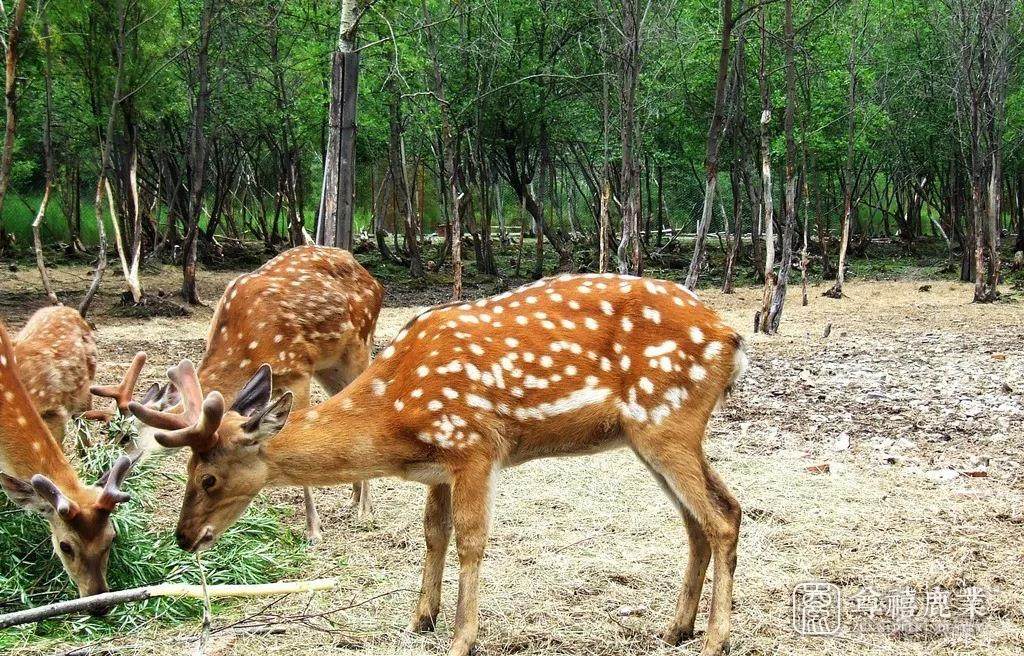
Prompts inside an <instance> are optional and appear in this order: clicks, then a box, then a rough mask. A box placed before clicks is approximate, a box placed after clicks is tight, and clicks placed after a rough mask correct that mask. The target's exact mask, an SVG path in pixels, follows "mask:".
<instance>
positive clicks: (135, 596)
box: [0, 579, 338, 629]
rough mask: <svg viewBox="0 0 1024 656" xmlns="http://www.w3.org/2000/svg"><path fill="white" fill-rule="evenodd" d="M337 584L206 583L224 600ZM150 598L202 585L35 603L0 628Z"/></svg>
mask: <svg viewBox="0 0 1024 656" xmlns="http://www.w3.org/2000/svg"><path fill="white" fill-rule="evenodd" d="M337 587H338V580H337V579H315V580H312V581H286V582H283V583H267V584H264V585H211V586H207V588H206V590H207V593H208V594H209V595H210V598H211V599H226V598H234V597H267V596H274V595H285V594H299V593H302V592H316V591H320V590H333V589H334V588H337ZM153 597H181V598H189V599H202V598H203V586H201V585H187V584H179V583H162V584H159V585H151V586H147V587H144V588H132V589H130V590H116V591H114V592H105V593H103V594H98V595H93V596H92V597H84V598H81V599H70V600H68V601H58V602H57V603H55V604H47V605H45V606H37V607H36V608H29V609H26V610H19V611H17V612H14V613H7V614H4V615H0V629H6V628H8V627H11V626H17V625H19V624H29V623H31V622H40V621H42V620H45V619H49V618H51V617H57V616H58V615H70V614H72V613H87V612H89V611H93V610H99V609H104V608H109V607H111V606H115V605H118V604H126V603H130V602H133V601H144V600H146V599H152V598H153Z"/></svg>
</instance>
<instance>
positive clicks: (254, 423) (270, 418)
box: [240, 392, 292, 446]
mask: <svg viewBox="0 0 1024 656" xmlns="http://www.w3.org/2000/svg"><path fill="white" fill-rule="evenodd" d="M291 411H292V393H291V392H285V393H284V394H282V395H281V396H280V397H278V398H277V399H276V400H275V401H273V402H271V403H270V404H269V405H268V406H267V407H265V408H263V409H262V410H260V411H259V412H257V413H256V414H254V415H253V416H251V417H249V419H248V421H246V422H245V423H244V424H242V437H241V440H240V443H241V444H242V445H243V446H256V445H258V444H261V443H262V442H263V441H265V440H267V439H270V438H271V437H273V436H275V435H277V434H278V432H279V431H280V430H281V429H282V428H284V424H285V422H286V421H288V414H289V413H290V412H291Z"/></svg>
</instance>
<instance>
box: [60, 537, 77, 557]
mask: <svg viewBox="0 0 1024 656" xmlns="http://www.w3.org/2000/svg"><path fill="white" fill-rule="evenodd" d="M58 546H59V547H60V550H61V551H63V552H64V555H65V556H74V555H75V550H74V549H72V548H71V545H70V544H68V543H67V542H65V541H63V540H61V541H60V544H59V545H58Z"/></svg>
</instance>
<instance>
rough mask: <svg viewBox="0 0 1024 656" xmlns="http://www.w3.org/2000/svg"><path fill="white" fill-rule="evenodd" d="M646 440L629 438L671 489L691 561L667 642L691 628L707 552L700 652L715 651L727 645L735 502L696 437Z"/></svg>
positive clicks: (737, 514) (710, 655) (736, 532)
mask: <svg viewBox="0 0 1024 656" xmlns="http://www.w3.org/2000/svg"><path fill="white" fill-rule="evenodd" d="M659 442H660V441H649V442H647V443H641V444H634V447H635V448H636V451H637V453H638V455H640V457H641V459H643V460H644V462H645V463H646V464H647V465H648V467H650V468H651V469H652V471H654V472H655V473H656V474H657V475H658V476H659V477H660V480H659V482H661V480H663V481H664V485H665V486H666V487H667V489H668V490H669V491H670V492H671V493H672V495H671V496H672V497H674V502H675V503H676V504H677V505H678V506H679V507H680V509H681V513H682V515H683V518H684V520H685V521H686V528H687V533H688V534H689V536H690V562H689V563H688V564H687V570H686V575H685V579H684V582H683V588H682V591H681V592H680V595H679V602H678V604H677V607H676V615H675V617H674V618H673V620H672V623H671V624H670V625H669V627H668V629H667V630H666V631H665V634H664V638H665V640H666V641H667V642H669V643H670V644H678V642H679V641H680V640H683V639H685V638H686V637H688V636H692V634H693V623H694V618H695V616H696V611H697V604H698V602H699V600H700V592H701V588H702V587H703V579H704V572H705V571H706V569H707V555H708V550H709V548H710V554H711V555H712V556H714V561H715V577H714V584H713V588H712V595H711V613H710V618H709V619H708V630H707V634H706V636H705V640H704V646H703V648H702V649H701V656H717V655H719V654H724V653H726V652H727V651H728V649H729V632H730V622H731V619H730V616H731V614H732V588H733V573H734V572H735V570H736V545H737V542H738V539H739V528H740V517H741V511H740V505H739V502H738V501H736V498H735V497H734V496H733V495H732V493H731V492H729V489H728V488H727V487H726V486H725V483H723V482H722V479H721V478H720V477H719V476H718V474H717V473H716V472H715V471H714V470H713V469H712V468H711V465H710V464H709V463H708V461H707V459H706V458H705V457H704V453H703V451H702V449H701V448H700V444H699V441H697V440H694V441H693V442H692V443H691V445H685V444H680V441H679V440H678V439H675V440H672V442H671V443H668V442H667V441H666V442H660V443H659Z"/></svg>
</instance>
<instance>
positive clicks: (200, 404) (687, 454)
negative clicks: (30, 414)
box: [152, 274, 747, 656]
mask: <svg viewBox="0 0 1024 656" xmlns="http://www.w3.org/2000/svg"><path fill="white" fill-rule="evenodd" d="M746 361H747V359H746V355H745V352H744V349H743V340H742V339H741V337H740V336H739V335H738V334H737V333H736V332H735V331H734V330H732V329H731V328H729V327H727V326H726V325H724V324H723V323H722V321H721V319H720V318H719V317H718V316H717V315H716V314H715V313H714V312H713V311H711V310H710V309H708V308H706V307H705V306H703V305H702V304H701V303H700V302H699V301H697V299H696V298H695V297H694V296H693V294H692V293H691V292H689V291H688V290H687V289H685V288H684V287H682V286H680V285H677V284H675V283H672V282H665V281H659V280H651V279H643V278H633V277H625V276H617V275H611V274H603V275H584V276H562V277H559V278H555V279H548V280H542V281H539V282H537V283H535V284H532V285H529V286H527V287H523V288H520V289H518V290H516V291H513V292H509V293H505V294H500V295H498V296H494V297H491V298H486V299H483V300H480V301H476V302H475V303H472V304H468V303H467V304H462V305H449V306H444V307H441V308H437V309H433V310H429V311H427V312H424V313H423V314H421V315H419V316H418V317H416V318H415V319H414V320H412V321H411V322H409V324H408V325H406V326H405V328H404V329H402V330H401V332H399V334H398V336H397V337H396V338H395V340H394V341H393V342H392V343H391V345H390V346H388V347H387V348H386V349H385V350H384V351H382V352H381V353H380V355H379V356H378V357H377V359H376V360H374V362H373V364H371V365H370V367H369V368H368V369H367V370H366V371H364V372H363V373H362V374H361V375H360V376H359V378H357V379H356V380H355V381H354V382H353V383H352V384H351V385H349V386H348V387H347V388H345V389H344V390H343V391H341V393H339V394H337V395H335V396H334V397H332V398H331V399H330V400H328V401H327V402H326V403H323V404H321V405H319V406H317V407H313V408H308V409H304V410H296V411H291V408H292V405H293V399H292V397H291V395H290V394H288V393H286V394H284V395H282V396H280V397H278V398H276V399H273V400H272V399H271V387H272V384H271V382H270V377H271V373H270V371H269V368H267V367H263V368H262V369H261V371H260V372H259V373H258V374H257V375H256V376H255V377H254V378H253V379H252V380H251V381H250V382H249V383H248V384H247V385H246V386H245V387H244V388H243V389H242V391H241V392H240V393H239V394H238V395H237V396H236V397H235V400H234V404H233V405H231V406H230V407H228V408H226V406H225V402H224V400H223V398H222V397H221V395H220V394H218V393H217V392H211V393H210V394H209V395H207V396H206V397H205V400H204V399H203V397H202V392H201V386H200V384H199V381H198V380H197V379H196V378H195V376H194V374H193V373H192V370H191V367H190V365H189V363H188V362H187V361H185V362H183V363H182V365H181V366H180V367H179V368H178V369H176V370H174V371H172V372H171V373H172V375H173V376H174V380H175V383H176V384H178V385H180V386H181V387H182V392H183V396H184V398H185V405H186V406H187V407H188V413H187V415H186V416H187V417H188V419H189V420H190V423H188V425H185V423H186V422H180V423H179V424H178V425H179V426H180V427H179V428H177V430H174V431H173V432H168V433H162V434H160V435H157V439H158V440H159V441H160V442H161V443H163V444H164V445H166V446H168V447H179V446H188V447H190V448H191V451H192V457H191V459H190V461H189V463H188V472H187V483H186V491H185V499H184V503H183V505H182V510H181V516H180V519H179V522H178V528H177V540H178V543H179V545H180V546H181V547H182V548H184V549H188V550H191V551H195V550H199V549H203V548H206V547H208V546H210V545H211V544H213V543H214V542H215V541H216V540H217V539H218V537H219V536H220V535H221V534H222V533H223V531H224V530H225V529H226V528H227V527H228V526H230V525H231V524H232V523H233V522H234V521H235V520H236V519H237V518H238V517H239V516H240V515H241V513H242V512H243V511H244V510H245V508H246V507H247V506H248V504H249V503H250V501H251V500H252V498H253V497H254V496H255V495H256V494H257V493H258V492H259V491H260V489H261V488H263V487H265V486H279V485H333V484H340V483H346V482H351V481H356V480H363V479H367V478H372V477H378V476H397V477H400V478H404V479H408V480H412V481H418V482H420V483H424V484H426V485H428V486H429V488H430V489H429V493H428V496H427V504H426V510H425V514H424V530H425V534H426V560H425V563H424V569H423V579H422V587H421V592H420V598H419V602H418V604H417V606H416V609H415V613H414V615H413V618H412V623H411V628H412V629H413V630H430V629H433V627H434V623H435V620H436V618H437V614H438V610H439V605H440V594H441V580H442V571H443V568H444V561H445V552H446V551H447V547H448V542H449V539H450V535H451V530H452V527H454V530H455V540H456V547H457V550H458V555H459V567H460V575H459V593H458V604H457V610H456V614H455V634H454V639H453V643H452V646H451V649H450V652H449V654H450V655H451V656H465V655H466V654H468V653H469V651H470V649H471V648H472V646H473V644H474V642H475V640H476V636H477V621H478V620H477V616H478V604H477V588H478V581H479V571H480V564H481V559H482V558H483V554H484V547H485V545H486V543H487V536H488V531H489V527H490V524H491V517H490V509H491V500H492V499H493V496H494V486H495V483H496V479H497V473H498V471H499V470H500V469H502V468H504V467H509V466H513V465H517V464H520V463H523V462H526V461H528V460H533V459H536V458H544V457H554V456H570V455H582V454H589V453H595V452H599V451H604V450H606V449H611V448H615V447H622V446H626V447H629V448H630V449H632V450H633V452H634V453H636V455H637V456H638V457H639V458H640V460H641V461H642V462H643V463H644V465H646V467H647V468H648V469H649V470H650V471H651V474H652V475H653V476H654V478H655V479H656V480H657V482H658V483H659V484H660V485H661V487H662V488H663V489H664V491H665V493H666V494H667V495H668V497H669V498H670V499H671V501H672V502H673V504H674V505H675V507H676V508H677V509H678V511H679V513H680V514H681V515H682V517H683V520H684V522H685V524H686V529H687V533H688V535H689V543H690V558H689V563H688V565H687V569H686V574H685V576H684V580H683V587H682V592H681V593H680V596H679V600H678V604H677V607H676V611H675V616H674V617H673V619H672V621H671V622H670V624H669V627H668V629H667V631H666V632H665V633H664V639H665V640H666V641H667V642H669V643H671V644H677V643H679V642H680V641H681V640H683V639H685V638H687V637H689V636H692V634H693V628H694V620H695V617H696V613H697V605H698V601H699V599H700V594H701V589H702V587H703V583H704V577H705V572H706V570H707V567H708V563H709V561H710V559H711V557H712V556H714V558H715V563H716V564H715V577H714V587H713V594H712V600H711V609H710V619H709V624H708V630H707V634H706V637H705V641H704V646H703V650H702V654H704V655H705V656H708V655H711V654H720V653H722V652H723V651H724V650H725V649H726V648H727V645H728V638H729V630H730V613H731V604H732V585H733V571H734V569H735V566H736V545H737V538H738V534H739V526H740V506H739V503H738V502H737V501H736V499H735V498H734V497H733V495H732V494H731V493H730V492H729V490H728V489H727V488H726V486H725V484H724V483H723V482H722V480H721V479H720V478H719V476H718V474H717V473H716V472H715V471H714V470H713V469H712V468H711V465H710V464H709V463H708V460H707V458H706V457H705V455H704V451H703V447H702V441H703V438H704V435H705V432H706V428H707V424H708V420H709V418H710V416H711V413H712V410H713V409H714V408H715V407H716V406H717V405H718V403H719V402H720V401H722V399H723V398H724V397H725V395H726V393H727V392H728V391H729V390H730V389H731V388H732V386H733V385H734V384H735V383H736V382H737V380H738V379H739V377H740V376H741V374H742V372H743V370H744V368H745V366H746ZM152 419H154V420H155V421H154V423H158V422H159V421H162V420H163V419H165V417H161V416H154V417H152Z"/></svg>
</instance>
